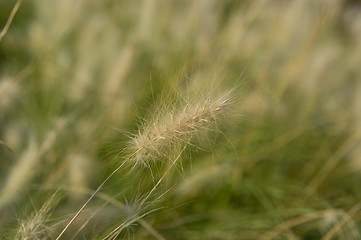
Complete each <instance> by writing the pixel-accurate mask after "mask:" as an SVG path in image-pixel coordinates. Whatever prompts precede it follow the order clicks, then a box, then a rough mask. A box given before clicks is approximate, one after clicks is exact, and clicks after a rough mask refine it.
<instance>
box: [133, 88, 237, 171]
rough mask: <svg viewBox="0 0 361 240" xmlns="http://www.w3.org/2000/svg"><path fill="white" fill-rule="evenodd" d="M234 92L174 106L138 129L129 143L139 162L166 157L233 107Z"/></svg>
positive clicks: (145, 162)
mask: <svg viewBox="0 0 361 240" xmlns="http://www.w3.org/2000/svg"><path fill="white" fill-rule="evenodd" d="M230 95H231V94H230V93H227V94H224V95H222V96H221V97H218V98H206V99H204V100H202V101H199V102H197V103H195V104H191V103H187V104H186V105H185V106H184V107H183V108H182V109H181V110H180V111H177V110H176V109H173V110H172V111H171V112H170V113H168V114H166V113H165V114H161V115H160V116H159V117H157V118H156V119H155V120H153V121H152V122H150V123H149V124H148V125H146V126H144V127H143V129H139V130H138V134H137V135H135V136H134V137H133V138H132V139H131V143H130V146H131V148H132V152H133V155H134V159H135V161H136V163H142V164H145V165H147V162H148V160H154V159H157V158H163V157H167V156H168V155H169V153H171V152H172V151H173V150H174V149H175V148H177V147H179V146H180V145H183V144H187V143H188V142H189V141H190V139H191V138H192V137H193V136H194V135H196V134H197V133H198V132H199V131H201V130H204V129H207V128H209V127H210V125H211V124H213V123H215V122H216V121H218V119H219V118H221V116H222V115H224V114H225V113H226V111H227V110H228V109H229V108H230V105H231V100H232V99H231V96H230Z"/></svg>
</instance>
